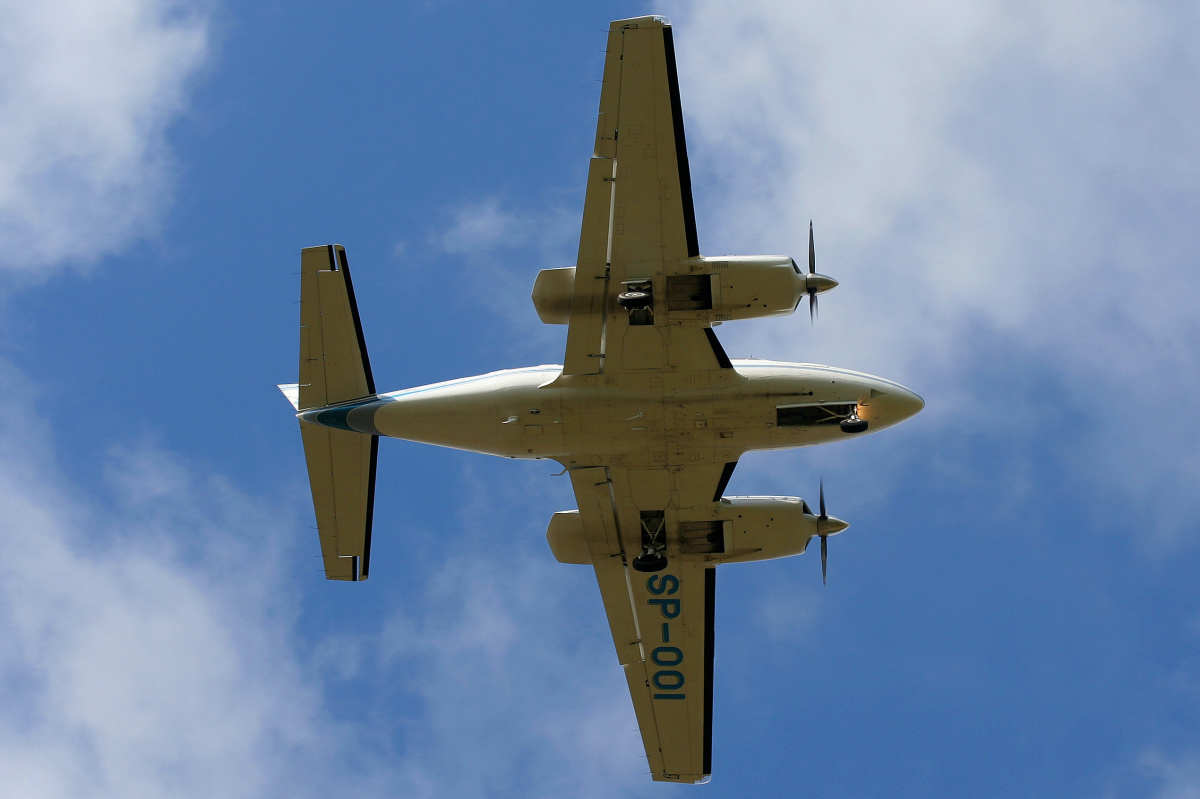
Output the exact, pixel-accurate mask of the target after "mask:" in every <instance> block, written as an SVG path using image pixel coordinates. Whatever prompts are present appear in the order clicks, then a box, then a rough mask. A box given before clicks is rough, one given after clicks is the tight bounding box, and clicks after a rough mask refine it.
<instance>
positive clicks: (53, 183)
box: [0, 0, 1200, 799]
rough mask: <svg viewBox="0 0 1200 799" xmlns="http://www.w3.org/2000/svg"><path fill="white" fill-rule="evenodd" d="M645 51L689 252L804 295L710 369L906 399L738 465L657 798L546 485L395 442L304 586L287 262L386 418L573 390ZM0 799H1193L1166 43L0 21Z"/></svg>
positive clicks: (1173, 44) (736, 21)
mask: <svg viewBox="0 0 1200 799" xmlns="http://www.w3.org/2000/svg"><path fill="white" fill-rule="evenodd" d="M647 13H659V14H663V15H665V16H667V17H669V18H671V20H672V21H673V23H674V26H675V42H676V51H677V55H678V59H679V79H680V87H681V95H682V101H683V109H684V115H685V121H686V126H687V142H688V150H689V155H690V159H691V169H692V175H693V183H694V196H695V202H696V213H697V219H698V226H699V237H700V245H701V250H702V251H703V252H704V253H705V254H708V255H721V254H733V253H740V254H759V253H762V254H767V253H781V254H790V255H797V254H799V255H803V253H804V247H805V244H806V242H805V237H806V234H807V223H808V221H809V220H810V219H812V220H813V221H814V224H815V229H816V242H817V257H818V267H819V269H820V271H822V272H823V273H825V274H829V275H831V276H833V277H835V278H836V279H838V280H839V281H841V285H840V287H839V288H838V289H836V290H835V291H833V292H831V293H829V294H827V295H824V296H823V297H822V300H821V312H820V318H819V320H818V322H817V324H815V325H810V324H809V321H808V320H807V319H805V318H802V317H803V316H806V314H801V315H797V316H795V317H787V318H782V319H773V320H760V321H751V322H742V323H731V324H727V325H724V326H722V327H721V328H719V331H718V332H719V335H720V337H721V339H722V341H723V343H724V345H725V348H726V349H727V350H728V351H729V354H730V355H731V356H732V357H735V358H737V357H748V356H755V357H761V358H775V359H780V360H796V361H807V362H816V363H830V364H835V365H838V366H843V367H848V368H852V369H858V370H862V371H866V372H870V373H873V374H878V375H880V376H882V377H886V378H889V379H892V380H896V381H899V382H901V383H903V384H904V385H906V386H908V387H910V388H911V389H913V390H914V391H916V392H917V393H919V394H921V395H922V396H923V397H924V398H925V400H926V403H927V405H926V409H925V410H924V412H923V413H921V414H920V415H919V416H917V417H915V418H914V419H912V420H910V421H908V422H906V423H905V424H903V425H901V426H899V427H897V428H894V429H892V430H888V431H886V432H884V433H882V434H881V435H879V436H865V437H863V438H860V439H856V440H854V441H850V442H845V443H839V444H835V445H829V446H825V447H818V448H814V449H809V450H794V451H790V452H780V453H758V454H749V455H747V456H746V457H745V458H743V460H742V461H741V464H740V465H739V467H738V470H737V472H736V473H735V475H734V478H733V480H732V482H731V484H730V486H729V489H728V492H727V493H730V494H792V495H801V496H806V497H809V498H810V499H811V498H812V497H813V495H814V494H816V489H817V486H818V483H819V481H821V480H823V481H824V485H825V492H826V498H827V501H828V503H829V508H830V512H831V513H832V514H834V515H836V516H838V517H840V518H844V519H846V520H848V521H849V522H850V523H851V525H852V526H851V528H850V529H849V530H848V531H846V533H844V534H842V535H839V536H838V537H837V538H836V539H834V540H832V541H831V542H830V566H829V584H828V585H827V586H825V587H822V585H821V582H820V564H819V560H818V559H815V558H813V557H812V555H811V554H810V555H806V556H801V557H798V558H791V559H786V560H782V561H772V562H767V563H760V564H751V565H730V566H725V567H721V568H720V569H719V575H718V577H719V579H718V588H717V592H718V603H717V618H716V662H715V692H714V693H715V697H714V735H713V738H714V740H713V749H714V753H713V771H714V774H713V779H712V782H711V783H710V784H708V785H707V786H704V787H692V786H674V785H664V784H656V783H652V782H651V780H650V778H649V776H648V775H647V774H646V766H645V761H644V758H643V756H642V753H641V741H640V737H639V736H638V734H637V732H636V731H635V726H636V724H635V720H634V716H633V712H632V706H631V703H630V700H629V698H628V694H627V692H626V689H625V684H624V679H623V676H622V673H621V670H620V667H619V666H618V665H617V662H616V658H615V653H614V652H613V651H612V643H611V638H610V637H609V634H608V631H607V626H606V622H605V618H604V614H603V611H602V609H601V607H600V603H599V595H598V591H597V589H596V586H595V581H594V576H593V575H592V573H591V571H590V570H589V569H587V568H586V567H580V566H569V565H563V564H559V563H557V562H555V560H554V558H553V556H552V555H551V554H550V551H549V548H548V547H547V546H546V544H545V542H544V530H545V525H546V524H547V522H548V521H549V519H550V516H551V514H552V513H553V512H554V511H558V510H563V509H568V508H572V507H573V503H574V500H573V497H572V495H571V491H570V485H569V483H568V482H567V480H566V478H565V477H561V476H560V477H553V476H552V475H553V473H554V472H555V471H557V468H555V467H554V465H553V464H547V463H546V462H537V461H533V462H517V461H507V460H502V459H496V458H490V457H488V456H484V455H475V454H470V453H461V452H452V451H444V450H438V449H435V448H432V447H426V446H423V445H418V444H412V443H407V442H399V441H385V442H384V443H383V445H382V446H381V448H380V450H381V452H380V465H379V484H378V491H377V505H376V512H375V520H376V521H375V535H374V551H373V558H372V566H373V568H372V570H371V575H372V576H371V579H370V580H369V581H366V582H364V583H359V584H340V583H333V582H327V581H325V580H324V578H323V575H322V572H321V568H320V561H319V557H318V555H319V548H318V544H317V536H316V533H315V530H314V529H313V525H314V521H313V518H312V507H311V502H310V498H309V495H308V485H307V479H306V473H305V469H304V462H303V453H302V449H301V444H300V437H299V435H298V434H297V423H296V421H295V419H294V418H293V415H292V412H291V409H290V407H289V406H288V404H287V402H286V400H284V398H283V397H282V396H281V395H280V394H279V393H278V391H277V390H276V389H275V384H276V383H286V382H292V381H294V380H295V379H296V378H295V375H296V370H297V361H296V358H297V346H298V336H297V324H298V307H297V304H296V303H297V300H298V296H299V280H298V277H297V274H298V264H299V260H298V258H299V251H300V248H301V247H304V246H312V245H318V244H326V243H332V242H338V243H341V244H343V245H345V246H346V248H347V252H348V255H349V258H350V261H351V263H352V265H353V267H354V274H355V283H356V290H357V291H356V293H357V296H358V300H359V304H360V311H361V314H362V319H363V327H364V332H365V335H366V339H367V343H368V346H369V348H370V352H371V360H372V364H373V367H374V372H375V377H376V381H377V383H378V384H379V385H380V387H381V389H385V390H392V389H399V388H403V387H406V386H411V385H419V384H423V383H430V382H435V381H439V380H444V379H450V378H454V377H458V376H464V375H470V374H477V373H481V372H486V371H491V370H494V369H500V368H506V367H511V366H521V365H530V364H539V363H557V362H559V361H560V360H561V357H562V349H563V345H564V341H565V328H563V327H558V326H545V325H542V324H541V323H540V322H539V321H538V319H537V316H536V314H535V313H534V310H533V308H532V304H531V303H530V301H529V291H530V289H531V287H532V284H533V280H534V277H535V276H536V274H537V272H538V270H540V269H543V268H550V267H558V266H566V265H570V264H571V263H573V261H574V258H575V251H576V247H577V241H578V239H577V237H578V226H579V217H580V212H581V209H582V193H583V187H584V182H585V179H586V171H587V159H588V157H589V156H590V154H591V148H592V143H593V136H594V130H595V113H596V106H597V103H598V98H599V83H598V81H599V79H600V76H601V71H602V60H603V54H602V50H603V47H604V44H605V36H606V30H607V26H608V22H609V21H610V20H612V19H617V18H622V17H629V16H637V15H641V14H647ZM0 16H2V18H3V19H4V20H5V24H4V25H2V26H0V509H2V512H0V557H2V559H3V564H4V568H2V569H0V640H3V641H4V642H5V643H4V646H3V647H0V774H2V775H4V776H3V779H2V780H0V795H2V796H13V797H29V798H31V799H42V798H43V797H45V798H47V799H49V798H50V797H55V798H57V797H72V798H75V797H83V798H84V799H90V798H91V797H118V796H119V797H123V798H131V799H140V798H141V797H159V796H172V797H182V798H183V799H191V798H192V797H223V799H227V798H229V797H275V796H289V797H307V796H327V795H330V794H331V793H336V794H339V795H341V794H347V793H349V792H351V791H353V792H354V794H355V795H358V796H364V797H420V798H422V799H424V798H426V797H429V798H431V799H432V798H434V797H510V796H511V797H541V796H547V797H549V796H555V797H557V796H563V795H571V796H581V797H591V796H596V797H600V796H604V797H611V796H629V797H650V796H675V795H682V794H684V793H688V792H691V793H696V794H698V793H703V794H705V796H708V797H725V796H729V797H734V796H736V797H741V796H747V795H752V793H751V792H762V793H763V794H765V795H803V796H813V797H875V796H878V797H894V796H898V795H899V796H970V797H1009V796H1029V797H1038V796H1053V797H1062V796H1070V797H1097V799H1100V798H1103V799H1123V798H1124V797H1158V798H1159V799H1184V798H1185V797H1187V798H1191V797H1200V591H1197V589H1196V579H1195V574H1196V573H1197V570H1198V567H1200V541H1198V540H1197V533H1200V525H1198V523H1197V521H1196V519H1197V518H1198V517H1200V491H1198V490H1197V484H1198V479H1200V453H1198V448H1197V446H1196V444H1195V442H1196V441H1197V440H1198V438H1200V417H1198V415H1197V406H1196V401H1195V399H1194V398H1195V396H1196V395H1197V392H1198V391H1200V370H1198V368H1197V367H1198V363H1200V359H1198V355H1197V354H1198V352H1200V324H1198V323H1197V318H1196V313H1195V308H1196V301H1195V297H1196V296H1197V294H1200V269H1197V266H1198V264H1197V256H1196V253H1197V252H1200V232H1198V231H1200V226H1198V225H1197V224H1196V219H1197V218H1200V149H1198V148H1197V146H1196V141H1197V140H1198V139H1200V104H1198V103H1197V102H1196V100H1195V96H1196V85H1197V78H1198V76H1200V51H1197V49H1196V47H1195V42H1196V41H1197V40H1198V39H1200V11H1197V9H1196V8H1195V7H1193V6H1192V5H1190V4H1186V3H1174V2H1152V1H1151V0H1144V1H1143V2H1132V1H1121V0H1093V2H1089V3H1086V4H1084V3H1071V2H1060V1H1056V0H1025V2H1021V3H1008V2H1000V1H999V0H978V1H976V2H957V3H949V2H944V1H939V0H915V1H914V2H911V3H905V4H902V5H899V4H894V3H884V2H864V3H858V4H846V3H841V2H834V0H812V2H805V3H794V2H786V1H785V0H742V1H741V2H738V3H723V2H717V0H693V1H692V2H682V1H681V0H667V1H664V2H662V3H660V4H659V5H657V6H647V5H643V4H639V3H633V4H617V3H612V2H594V3H587V4H561V3H548V2H534V1H533V0H530V1H529V2H509V3H501V2H489V3H466V2H461V1H456V0H418V1H417V2H413V3H408V4H403V5H401V4H389V3H368V2H364V3H356V4H336V6H335V4H328V3H317V2H311V1H305V0H301V1H299V2H290V3H282V2H279V0H265V1H264V2H256V3H249V2H238V1H237V0H225V1H224V2H222V0H44V1H43V2H40V3H36V4H34V3H28V2H20V1H19V0H0Z"/></svg>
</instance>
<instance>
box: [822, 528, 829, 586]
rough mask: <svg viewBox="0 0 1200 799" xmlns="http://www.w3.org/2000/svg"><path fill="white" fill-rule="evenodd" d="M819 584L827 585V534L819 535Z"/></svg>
mask: <svg viewBox="0 0 1200 799" xmlns="http://www.w3.org/2000/svg"><path fill="white" fill-rule="evenodd" d="M821 585H829V536H827V535H823V536H821Z"/></svg>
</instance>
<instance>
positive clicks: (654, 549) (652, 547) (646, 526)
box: [630, 511, 667, 572]
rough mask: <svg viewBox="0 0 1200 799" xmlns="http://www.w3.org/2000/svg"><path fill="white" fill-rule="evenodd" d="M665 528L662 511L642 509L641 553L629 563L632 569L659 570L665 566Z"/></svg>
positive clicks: (642, 570)
mask: <svg viewBox="0 0 1200 799" xmlns="http://www.w3.org/2000/svg"><path fill="white" fill-rule="evenodd" d="M665 529H666V518H665V514H663V512H662V511H642V554H640V555H638V556H637V557H636V558H634V559H633V563H632V564H630V565H631V566H633V570H634V571H639V572H660V571H662V570H663V569H665V568H667V556H666V554H665V553H666V550H667V542H666V535H665V532H664V531H665Z"/></svg>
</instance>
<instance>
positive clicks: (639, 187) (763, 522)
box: [280, 16, 924, 783]
mask: <svg viewBox="0 0 1200 799" xmlns="http://www.w3.org/2000/svg"><path fill="white" fill-rule="evenodd" d="M808 255H809V257H808V269H807V271H805V270H801V269H800V267H799V266H798V265H797V264H796V262H795V261H794V260H793V259H792V258H790V257H787V256H719V257H712V256H703V255H701V254H700V248H699V245H698V243H697V236H696V220H695V214H694V211H693V205H692V189H691V177H690V173H689V169H688V159H687V149H686V146H685V142H684V132H683V115H682V111H681V107H680V100H679V85H678V79H677V74H676V67H675V52H674V43H673V39H672V33H671V24H670V22H669V21H668V20H667V19H665V18H664V17H660V16H646V17H637V18H633V19H623V20H617V21H615V22H613V23H612V24H611V26H610V28H609V33H608V46H607V51H606V56H605V62H604V78H603V87H602V89H601V93H600V111H599V122H598V125H597V130H596V142H595V150H594V153H593V155H592V158H591V161H590V164H589V168H588V178H587V188H586V191H585V195H584V207H583V222H582V227H581V231H580V237H579V252H578V257H577V259H576V263H575V265H574V266H569V267H565V268H559V269H546V270H542V271H541V272H540V273H539V274H538V276H537V278H536V280H535V282H534V286H533V294H532V299H533V304H534V308H535V310H536V311H537V314H538V316H539V318H540V319H541V320H542V321H543V322H545V323H547V324H564V325H566V326H567V333H566V354H565V357H564V362H563V364H562V365H544V366H532V367H526V368H521V369H505V370H502V371H498V372H490V373H488V374H484V375H477V376H474V377H465V378H462V379H459V380H449V381H446V382H442V383H434V384H432V385H425V386H418V387H415V388H409V389H405V390H402V391H393V392H390V393H384V394H380V393H377V392H376V389H375V381H374V378H373V377H372V373H371V366H370V362H369V361H368V358H367V349H366V344H365V342H364V338H363V330H362V325H361V323H360V320H359V315H358V308H357V305H356V303H355V299H354V288H353V285H352V283H351V279H350V268H349V264H348V262H347V259H346V251H345V249H344V248H343V247H342V246H340V245H337V244H333V245H326V246H321V247H309V248H306V249H304V250H303V251H302V253H301V257H300V263H301V282H300V377H299V380H298V381H297V383H295V384H290V385H283V386H280V389H281V390H282V391H283V392H284V394H285V396H287V397H288V399H289V400H290V401H291V403H292V405H293V407H294V408H295V410H296V415H297V417H298V418H299V420H300V432H301V435H302V439H303V444H304V453H305V458H306V460H307V465H308V474H309V480H310V482H311V487H312V495H313V507H314V510H315V512H316V518H317V527H318V532H319V538H320V544H321V554H322V557H323V559H324V567H325V576H326V577H327V578H328V579H331V580H351V581H354V580H365V579H367V576H368V573H369V570H370V557H371V527H372V508H373V501H374V492H375V465H376V460H377V456H378V447H379V438H380V437H381V436H388V437H391V438H401V439H407V440H409V441H418V442H424V443H428V444H435V445H438V446H443V447H451V448H455V449H461V450H469V451H472V452H482V453H488V454H491V455H498V456H501V457H506V458H538V459H550V460H554V461H557V462H558V463H560V464H561V465H562V466H563V468H564V469H565V471H566V472H567V474H569V475H570V480H571V485H572V488H573V489H574V493H575V498H576V501H577V504H578V509H577V510H568V511H561V512H559V513H555V514H554V515H553V516H552V517H551V520H550V523H549V526H548V529H547V532H546V538H547V541H548V543H549V545H550V549H551V551H552V552H553V554H554V557H555V558H557V559H558V560H559V561H560V562H563V563H574V564H588V565H591V566H592V568H593V569H594V570H595V573H596V580H597V582H598V584H599V587H600V597H601V600H602V602H603V604H604V609H605V611H606V613H607V616H608V622H609V626H610V628H611V633H612V639H613V644H614V646H615V648H616V652H617V660H618V662H619V663H620V664H621V666H622V667H623V669H624V671H625V676H626V679H627V681H628V684H629V692H630V695H631V697H632V699H633V707H634V712H635V714H636V716H637V721H638V727H639V728H640V731H641V735H642V740H643V743H644V744H645V749H646V757H647V759H648V762H649V766H650V772H651V775H652V777H653V779H655V780H660V781H668V782H685V783H687V782H706V781H708V779H709V776H710V775H711V773H712V703H713V651H714V635H713V632H714V631H713V622H714V613H715V604H714V603H715V592H716V567H717V566H718V565H720V564H723V563H744V562H748V561H757V560H766V559H771V558H782V557H787V556H790V555H798V554H800V553H802V552H804V551H805V550H806V549H807V548H808V544H809V542H810V541H811V540H812V539H813V538H814V537H816V538H818V539H819V540H820V543H821V568H822V578H823V579H824V576H825V573H826V560H827V540H828V537H829V536H832V535H836V534H838V533H840V532H842V531H843V530H845V529H846V528H847V527H848V526H849V525H848V524H847V523H846V522H844V521H842V520H841V519H837V518H835V517H833V516H830V515H829V514H828V513H827V512H826V509H825V496H824V485H822V486H821V493H820V501H819V504H818V510H819V512H817V513H814V512H813V509H812V508H811V507H810V506H809V505H808V503H807V502H805V501H804V500H803V499H800V498H798V497H750V496H728V497H727V496H725V495H724V492H725V487H726V485H727V484H728V482H729V479H730V476H731V475H732V474H733V470H734V467H735V466H736V465H737V463H738V460H739V458H741V457H742V455H743V454H744V453H746V452H751V451H757V450H772V449H784V448H789V447H803V446H811V445H815V444H823V443H827V442H832V441H841V440H843V439H848V438H854V437H857V436H861V435H863V434H867V433H871V432H875V431H878V430H882V429H884V428H887V427H890V426H892V425H894V424H897V423H899V422H901V421H903V420H905V419H907V418H909V417H911V416H913V415H914V414H916V413H917V412H919V411H920V410H921V409H922V408H923V407H924V401H923V400H922V399H921V398H920V397H919V396H917V395H916V394H914V393H913V392H912V391H909V390H908V389H906V388H904V387H903V386H901V385H899V384H898V383H894V382H892V381H890V380H884V379H883V378H879V377H874V376H872V375H867V374H863V373H861V372H855V371H851V370H848V369H840V368H835V367H831V366H821V365H816V364H807V363H784V362H779V361H770V360H731V359H730V358H729V357H728V356H727V355H726V353H725V350H724V349H723V347H722V346H721V343H720V341H719V340H718V339H717V336H716V334H715V333H714V331H713V327H714V326H716V325H719V324H721V323H723V322H729V321H733V320H738V319H752V318H762V317H771V316H783V315H787V314H791V313H793V312H794V311H795V310H796V309H797V308H798V307H799V305H800V303H801V302H802V301H803V300H805V299H806V298H807V300H808V304H809V313H810V316H815V312H816V309H817V297H818V295H820V294H822V293H824V292H826V291H829V290H830V289H832V288H834V287H835V286H837V285H838V284H837V281H835V280H833V279H832V278H829V277H827V276H825V275H821V274H819V273H817V271H816V253H815V247H814V243H813V232H812V226H811V223H810V226H809V253H808Z"/></svg>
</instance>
